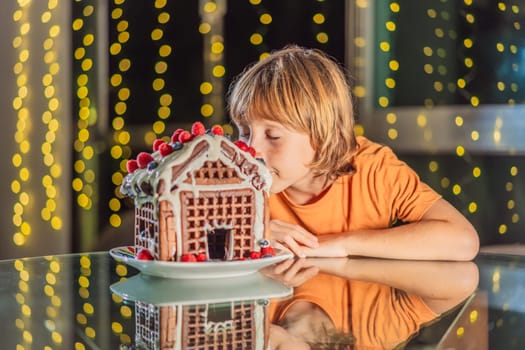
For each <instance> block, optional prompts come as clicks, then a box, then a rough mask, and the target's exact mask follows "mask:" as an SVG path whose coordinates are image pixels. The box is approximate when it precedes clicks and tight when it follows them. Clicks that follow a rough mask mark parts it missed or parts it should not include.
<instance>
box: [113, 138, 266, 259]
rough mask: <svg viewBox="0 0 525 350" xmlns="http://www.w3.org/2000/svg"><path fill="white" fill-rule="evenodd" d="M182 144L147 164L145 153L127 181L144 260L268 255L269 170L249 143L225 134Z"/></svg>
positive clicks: (156, 154)
mask: <svg viewBox="0 0 525 350" xmlns="http://www.w3.org/2000/svg"><path fill="white" fill-rule="evenodd" d="M182 141H184V142H174V143H173V142H172V143H169V144H168V143H165V144H163V145H161V147H160V148H159V147H157V150H156V151H154V152H153V153H151V154H148V155H142V156H143V157H142V158H143V159H140V156H141V155H140V154H139V157H138V158H137V162H138V163H139V166H138V167H137V169H132V170H133V171H130V173H129V174H128V175H127V176H126V177H125V178H124V180H123V183H122V186H121V192H122V193H123V194H125V195H127V196H130V197H133V198H134V203H135V251H136V253H137V254H138V253H139V252H140V251H143V252H144V251H145V252H147V254H148V255H149V256H150V258H152V259H154V260H164V261H181V260H184V259H183V258H184V257H186V256H188V255H192V256H199V257H203V260H206V261H210V260H211V261H213V260H235V259H243V258H245V257H246V256H247V255H249V254H250V253H252V252H254V251H256V252H257V251H260V249H261V246H260V244H259V242H261V240H262V241H264V239H263V238H264V237H265V236H266V235H265V230H266V227H267V223H268V219H269V215H268V193H269V188H270V185H271V174H270V172H269V171H268V169H267V168H266V167H265V166H264V164H263V163H262V162H260V161H258V160H256V159H255V158H254V157H253V155H254V154H253V152H252V153H250V151H251V149H249V148H248V147H247V146H246V145H245V144H242V143H239V142H236V143H234V142H232V141H230V139H229V137H227V136H223V135H222V134H213V133H210V132H208V133H204V134H200V135H192V137H191V138H187V139H186V140H182ZM165 145H168V146H165ZM162 146H165V147H162ZM141 163H142V164H141ZM266 244H267V241H266Z"/></svg>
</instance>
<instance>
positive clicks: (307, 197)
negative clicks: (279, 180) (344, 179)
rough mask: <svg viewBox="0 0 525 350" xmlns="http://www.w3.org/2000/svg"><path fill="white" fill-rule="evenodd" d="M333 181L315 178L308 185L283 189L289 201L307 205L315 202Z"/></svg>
mask: <svg viewBox="0 0 525 350" xmlns="http://www.w3.org/2000/svg"><path fill="white" fill-rule="evenodd" d="M332 183H333V181H326V180H324V179H317V181H313V182H312V183H311V184H310V185H309V186H307V187H306V186H305V187H299V186H291V187H288V188H287V189H286V190H284V192H285V194H286V196H287V197H288V199H289V200H290V201H292V202H293V203H294V204H297V205H307V204H311V203H315V202H316V201H317V200H319V199H320V198H322V197H323V196H324V195H325V193H326V192H328V190H329V189H330V187H331V186H332Z"/></svg>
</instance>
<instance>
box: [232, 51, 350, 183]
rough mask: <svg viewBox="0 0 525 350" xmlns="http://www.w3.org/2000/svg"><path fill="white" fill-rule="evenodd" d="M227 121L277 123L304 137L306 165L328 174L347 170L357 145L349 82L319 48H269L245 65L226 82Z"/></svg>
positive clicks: (333, 175) (335, 175)
mask: <svg viewBox="0 0 525 350" xmlns="http://www.w3.org/2000/svg"><path fill="white" fill-rule="evenodd" d="M228 107H229V112H230V116H231V118H232V120H233V121H234V122H235V123H238V124H245V123H249V122H250V120H251V119H252V118H263V119H266V120H271V121H275V122H278V123H279V124H281V125H283V126H284V127H286V128H288V129H291V130H294V131H297V132H302V133H305V134H307V135H309V137H310V143H311V145H312V147H313V149H314V150H315V153H316V155H315V157H314V159H313V161H312V163H311V164H310V165H309V166H310V168H311V169H312V170H313V171H314V172H315V174H316V175H318V176H327V177H328V178H330V179H333V178H336V177H338V176H341V175H344V174H350V173H352V172H353V168H352V166H351V158H352V156H353V155H354V153H355V151H356V149H357V142H356V137H355V134H354V113H353V104H352V95H351V93H350V84H349V83H348V81H347V77H346V76H345V74H344V70H343V69H342V68H341V67H340V65H339V64H338V63H337V62H336V61H335V60H334V59H332V58H330V57H329V56H327V55H326V54H325V53H323V52H322V51H319V50H316V49H306V48H302V47H299V46H296V45H293V46H287V47H285V48H283V49H281V50H278V51H275V52H272V53H271V54H270V55H269V56H268V57H266V58H265V59H263V60H261V61H259V62H257V63H256V64H254V65H253V66H251V67H248V68H246V69H245V70H244V72H242V73H241V74H240V75H239V76H238V77H237V78H236V79H235V80H234V81H233V83H232V85H231V86H230V90H229V92H228Z"/></svg>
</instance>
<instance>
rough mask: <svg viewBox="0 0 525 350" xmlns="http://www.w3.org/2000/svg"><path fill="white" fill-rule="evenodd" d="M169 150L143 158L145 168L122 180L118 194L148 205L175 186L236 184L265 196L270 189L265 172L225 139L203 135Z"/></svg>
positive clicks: (269, 177) (261, 164)
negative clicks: (249, 186) (161, 192)
mask: <svg viewBox="0 0 525 350" xmlns="http://www.w3.org/2000/svg"><path fill="white" fill-rule="evenodd" d="M171 146H172V148H173V151H171V153H169V154H167V155H163V154H162V152H160V151H155V152H153V153H151V157H149V158H148V157H145V158H148V162H147V166H145V167H144V168H138V169H135V170H134V171H133V172H130V173H129V174H128V175H127V176H126V177H125V178H124V180H123V183H122V186H121V188H120V191H121V193H122V194H124V195H126V196H130V197H133V198H135V201H136V202H141V201H151V200H152V199H153V198H152V197H155V196H156V195H157V194H158V193H159V192H160V190H161V189H160V188H159V186H160V185H161V184H162V185H163V186H165V185H167V186H169V187H170V188H171V189H173V188H175V187H176V186H177V184H180V185H182V186H184V184H186V186H187V185H188V184H189V185H192V186H193V187H194V188H197V187H198V186H206V185H216V184H217V183H220V185H221V186H225V185H228V184H230V185H231V186H233V187H235V186H237V185H236V184H238V183H239V180H240V181H242V183H249V184H250V185H251V186H252V187H253V188H254V189H256V190H264V191H266V192H268V191H269V189H270V185H271V174H270V172H269V170H268V169H267V168H266V167H265V166H264V164H263V163H262V162H260V161H258V160H256V159H255V158H254V157H253V156H252V155H251V154H250V153H249V152H247V151H244V150H242V149H241V148H239V147H238V146H237V145H236V144H235V143H234V142H232V141H230V140H229V138H228V137H225V136H221V135H213V134H203V135H199V136H196V137H194V138H193V139H192V140H191V141H189V142H186V143H183V144H182V143H179V142H177V143H175V144H171ZM143 163H144V162H143ZM161 180H162V181H161ZM137 204H139V203H137Z"/></svg>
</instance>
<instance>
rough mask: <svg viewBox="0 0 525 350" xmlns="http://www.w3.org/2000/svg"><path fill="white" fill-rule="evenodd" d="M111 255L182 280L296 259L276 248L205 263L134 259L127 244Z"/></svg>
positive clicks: (149, 272)
mask: <svg viewBox="0 0 525 350" xmlns="http://www.w3.org/2000/svg"><path fill="white" fill-rule="evenodd" d="M109 254H110V255H111V256H112V257H113V258H114V259H115V260H117V261H120V262H123V263H125V264H127V265H130V266H133V267H134V268H136V269H137V270H139V271H141V272H142V273H145V274H147V275H152V276H157V277H165V278H182V279H194V278H197V279H206V278H225V277H236V276H244V275H249V274H252V273H254V272H256V271H258V270H259V269H261V268H263V267H265V266H269V265H272V264H275V263H278V262H280V261H283V260H286V259H290V258H293V254H292V253H290V252H288V251H284V250H278V249H276V250H275V256H272V257H266V258H260V259H253V260H252V259H247V260H233V261H203V262H173V261H160V260H138V259H135V258H134V256H133V253H131V252H130V251H129V250H128V248H127V247H117V248H113V249H111V250H110V251H109Z"/></svg>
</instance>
